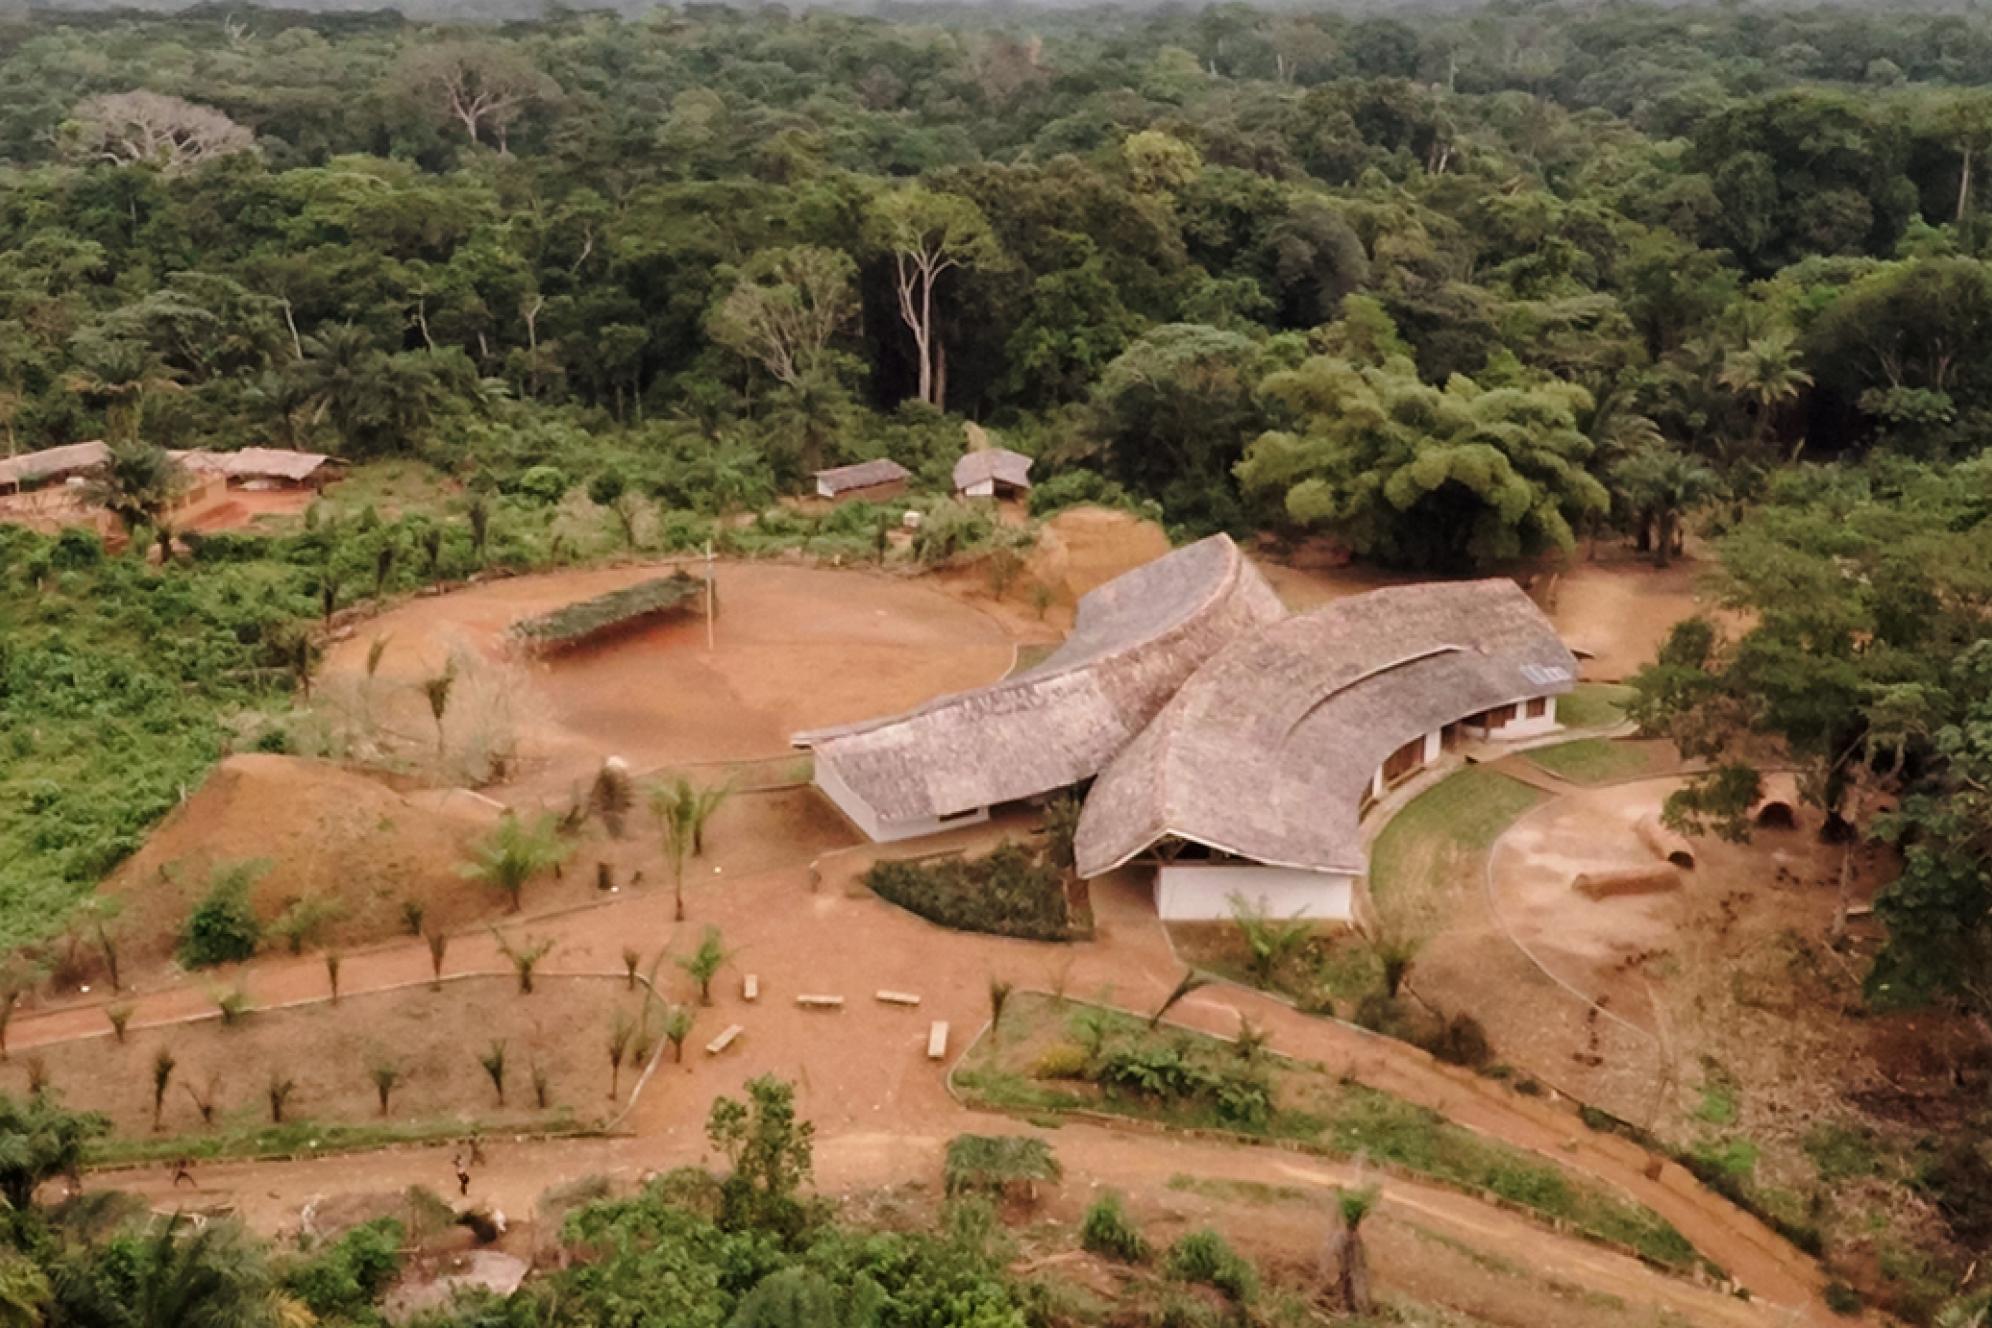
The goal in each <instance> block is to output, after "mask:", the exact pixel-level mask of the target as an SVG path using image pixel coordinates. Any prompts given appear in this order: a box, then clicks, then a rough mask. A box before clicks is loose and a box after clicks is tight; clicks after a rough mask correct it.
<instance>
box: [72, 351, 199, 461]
mask: <svg viewBox="0 0 1992 1328" xmlns="http://www.w3.org/2000/svg"><path fill="white" fill-rule="evenodd" d="M71 348H72V350H73V352H74V355H75V359H76V365H77V367H76V368H75V369H73V370H71V371H70V373H69V375H68V376H67V377H66V378H65V379H64V380H63V383H64V385H65V386H66V387H68V388H69V390H70V391H72V392H74V393H76V394H77V395H78V396H80V397H85V398H88V399H91V400H94V401H98V402H101V403H103V407H104V432H105V433H106V435H108V437H109V439H110V441H112V442H125V443H135V442H137V441H138V439H139V436H140V434H141V433H142V432H143V430H144V427H145V398H146V397H147V396H148V395H150V394H153V393H158V392H165V391H170V390H172V389H173V388H176V387H178V386H179V383H178V381H177V380H176V379H175V378H174V376H173V371H172V370H171V369H168V368H167V367H166V366H164V365H163V364H161V363H160V362H159V360H158V358H157V357H156V356H155V355H153V353H152V351H151V350H150V349H149V348H148V347H146V346H144V345H142V344H140V343H139V342H136V341H126V340H122V339H119V340H111V339H106V338H103V337H96V336H87V335H86V336H79V337H78V338H76V340H75V341H74V342H73V343H72V347H71Z"/></svg>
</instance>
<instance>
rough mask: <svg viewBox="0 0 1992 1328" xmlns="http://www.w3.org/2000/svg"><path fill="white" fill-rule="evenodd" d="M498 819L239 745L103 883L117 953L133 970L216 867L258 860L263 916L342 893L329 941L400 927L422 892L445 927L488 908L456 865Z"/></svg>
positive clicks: (164, 942)
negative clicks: (119, 934)
mask: <svg viewBox="0 0 1992 1328" xmlns="http://www.w3.org/2000/svg"><path fill="white" fill-rule="evenodd" d="M496 820H497V811H496V809H495V808H492V807H490V806H488V805H484V804H480V803H479V802H478V801H477V800H476V799H473V798H468V797H464V798H457V799H451V800H447V801H444V800H439V799H436V798H434V797H429V796H423V795H414V796H411V795H409V794H404V793H400V792H396V791H395V790H394V789H393V788H391V787H389V786H388V785H387V784H385V783H383V782H381V781H380V780H378V779H375V778H373V777H371V776H369V775H366V774H363V773H360V772H357V771H353V770H348V769H346V768H344V767H342V766H338V765H334V764H332V763H330V762H326V761H309V760H303V759H300V758H298V757H292V756H269V755H262V754H245V755H239V756H231V757H228V758H227V759H226V760H224V761H222V762H221V764H220V765H218V766H216V767H215V768H214V771H213V772H212V773H211V774H209V776H208V778H207V782H206V783H204V784H202V785H201V787H200V788H199V789H197V790H196V791H195V792H194V793H193V795H192V796H191V797H189V798H188V799H187V800H186V801H185V802H183V803H181V804H180V805H179V806H178V807H176V808H174V810H173V811H172V812H171V813H170V814H169V815H168V816H167V818H166V819H165V820H164V821H162V822H161V823H160V825H159V828H158V829H157V830H155V831H153V833H152V836H151V837H150V838H149V839H147V840H146V842H145V845H144V847H142V848H140V849H139V851H138V852H137V853H135V854H133V855H132V856H131V858H129V859H128V860H127V861H126V862H125V863H124V865H123V866H121V867H120V868H118V870H117V872H116V874H115V875H113V876H112V877H111V878H110V880H109V881H108V882H106V884H105V887H104V888H105V889H106V890H108V891H109V892H111V893H113V894H117V895H121V896H123V897H124V899H125V901H126V904H125V909H126V914H125V919H126V920H125V928H124V929H125V933H126V934H127V935H129V936H130V937H131V938H132V939H131V940H130V941H129V942H128V943H127V945H126V947H125V949H126V951H127V952H128V953H127V954H126V955H125V956H124V957H125V959H126V960H127V962H128V964H129V965H130V967H131V969H132V970H133V973H134V975H135V974H136V973H137V972H138V971H140V970H142V969H144V968H146V967H147V966H149V965H153V964H156V963H158V962H160V961H162V960H164V959H166V958H167V957H168V956H170V954H171V953H172V950H173V947H174V945H175V943H176V942H177V940H178V937H179V935H180V931H181V928H182V926H183V924H184V922H185V920H186V917H187V914H188V912H189V911H190V910H191V909H192V908H193V907H194V905H195V904H196V903H197V902H199V900H200V899H201V897H202V896H203V895H204V894H205V893H206V892H207V889H208V885H209V876H210V873H211V872H212V870H213V869H214V868H216V867H218V866H221V865H224V864H233V863H240V862H249V861H255V860H261V861H263V862H265V863H267V864H269V866H270V870H268V871H265V872H264V873H263V874H262V875H261V876H260V877H259V878H258V879H257V881H256V884H255V886H254V887H253V889H252V892H251V896H250V898H251V902H252V903H253V905H254V906H255V908H256V911H257V913H258V915H259V916H261V917H263V918H264V919H265V920H268V919H273V918H275V917H276V916H277V915H278V914H279V913H281V912H282V911H283V909H284V908H285V906H286V905H288V904H289V903H290V902H291V901H292V900H294V899H299V898H308V897H320V898H326V899H337V900H338V901H340V903H341V905H342V906H343V914H342V916H341V917H339V918H338V919H337V920H336V921H335V922H333V923H331V924H330V925H328V927H327V928H326V932H325V938H326V939H327V940H337V941H339V942H341V943H344V944H354V943H360V942H365V941H370V940H377V939H379V938H381V937H384V936H390V935H393V934H395V933H397V932H399V931H400V930H401V929H402V903H403V901H406V900H414V901H418V902H419V903H421V904H422V905H423V907H424V908H425V909H428V910H430V912H429V917H430V918H431V920H432V921H433V922H435V923H437V924H440V925H443V926H460V925H462V924H463V923H465V922H467V921H469V920H470V919H471V918H473V917H474V916H476V915H477V914H479V913H481V912H483V911H486V909H487V908H488V902H487V901H485V900H481V899H479V898H478V897H477V896H476V893H475V891H474V890H473V889H471V888H469V887H468V885H467V883H466V882H465V881H464V880H463V878H462V877H461V876H459V875H458V874H457V864H458V863H459V862H461V861H462V860H463V857H464V851H465V846H466V845H467V844H468V843H469V842H470V841H471V840H472V839H474V838H475V837H476V836H477V835H479V834H481V833H482V832H483V831H484V830H486V829H487V828H488V827H489V826H490V825H492V824H493V823H494V822H495V821H496Z"/></svg>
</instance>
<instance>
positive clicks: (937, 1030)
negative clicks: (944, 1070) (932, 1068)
mask: <svg viewBox="0 0 1992 1328" xmlns="http://www.w3.org/2000/svg"><path fill="white" fill-rule="evenodd" d="M947 1054H948V1021H947V1020H945V1019H936V1020H935V1021H934V1026H933V1027H932V1028H930V1029H928V1030H927V1059H928V1060H930V1061H937V1060H940V1059H941V1058H942V1057H944V1056H946V1055H947Z"/></svg>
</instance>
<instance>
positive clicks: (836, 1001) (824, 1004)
mask: <svg viewBox="0 0 1992 1328" xmlns="http://www.w3.org/2000/svg"><path fill="white" fill-rule="evenodd" d="M795 1003H796V1004H797V1005H800V1006H802V1007H803V1008H805V1009H809V1010H841V1009H843V1008H844V998H843V997H842V996H809V995H803V996H798V997H796V998H795Z"/></svg>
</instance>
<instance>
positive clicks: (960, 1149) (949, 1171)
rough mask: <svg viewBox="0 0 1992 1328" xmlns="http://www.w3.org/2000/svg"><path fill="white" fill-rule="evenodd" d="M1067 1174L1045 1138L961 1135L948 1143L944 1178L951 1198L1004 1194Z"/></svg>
mask: <svg viewBox="0 0 1992 1328" xmlns="http://www.w3.org/2000/svg"><path fill="white" fill-rule="evenodd" d="M1064 1174H1065V1169H1064V1167H1062V1166H1060V1165H1059V1162H1058V1159H1057V1158H1056V1157H1054V1156H1053V1155H1052V1151H1051V1145H1050V1144H1047V1143H1046V1142H1045V1141H1044V1140H1042V1139H1032V1138H1030V1137H1028V1136H1025V1135H1016V1134H1001V1135H988V1134H958V1135H956V1136H955V1137H954V1138H953V1139H950V1140H949V1141H948V1155H947V1160H946V1162H945V1163H944V1164H943V1169H942V1176H943V1180H944V1182H945V1187H946V1190H947V1192H948V1194H950V1195H960V1194H968V1193H971V1192H973V1191H978V1190H979V1191H983V1192H986V1193H996V1194H1003V1193H1007V1192H1009V1191H1010V1190H1012V1189H1013V1188H1015V1187H1024V1188H1026V1189H1030V1188H1033V1187H1035V1186H1036V1184H1037V1182H1039V1181H1053V1180H1057V1179H1058V1178H1059V1177H1060V1176H1062V1175H1064Z"/></svg>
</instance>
